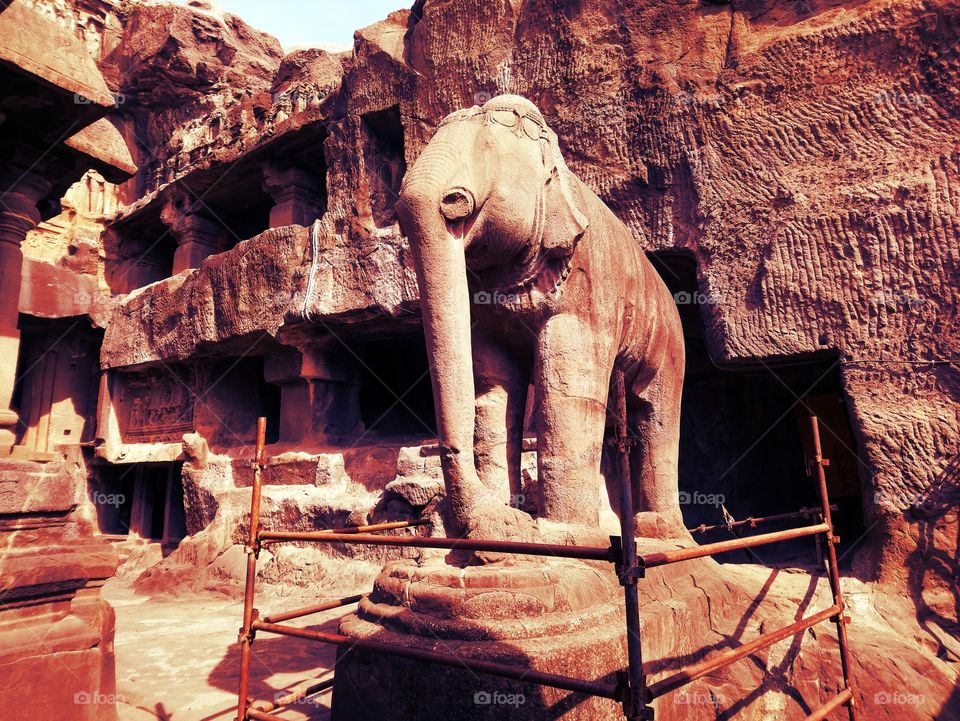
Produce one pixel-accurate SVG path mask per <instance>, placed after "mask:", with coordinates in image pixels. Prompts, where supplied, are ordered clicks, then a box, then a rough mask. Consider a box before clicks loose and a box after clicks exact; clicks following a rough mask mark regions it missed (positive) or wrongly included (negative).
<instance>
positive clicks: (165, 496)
mask: <svg viewBox="0 0 960 721" xmlns="http://www.w3.org/2000/svg"><path fill="white" fill-rule="evenodd" d="M182 467H183V464H182V463H128V464H118V465H109V466H102V467H100V468H98V469H97V471H96V473H95V478H94V481H93V483H92V484H91V488H90V500H91V501H92V502H93V505H94V508H95V509H96V512H97V523H98V525H99V528H100V532H101V533H102V534H104V535H105V536H108V537H111V539H112V540H116V541H128V540H141V541H147V542H159V543H160V544H161V547H162V548H163V552H164V555H166V554H167V553H168V552H170V551H172V550H173V549H174V548H176V547H177V544H179V543H180V541H181V540H182V539H183V538H184V537H185V536H186V535H187V531H186V521H185V517H184V509H183V482H182V479H181V470H182Z"/></svg>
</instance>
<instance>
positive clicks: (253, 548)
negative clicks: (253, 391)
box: [237, 416, 267, 721]
mask: <svg viewBox="0 0 960 721" xmlns="http://www.w3.org/2000/svg"><path fill="white" fill-rule="evenodd" d="M266 437H267V419H266V418H264V417H263V416H261V417H260V418H258V419H257V447H256V452H255V454H254V459H253V488H252V489H251V493H250V534H249V536H248V537H247V579H246V584H245V585H244V588H243V627H242V628H241V629H240V635H239V636H238V638H237V641H238V642H239V644H240V688H239V689H238V691H237V721H246V718H247V692H248V690H249V687H250V645H251V644H252V643H253V636H254V630H253V621H254V617H255V616H256V613H257V612H256V609H255V608H254V607H253V591H254V584H255V582H256V580H257V557H258V556H259V555H260V538H259V533H260V486H261V482H262V480H263V479H262V476H263V447H264V445H265V444H266Z"/></svg>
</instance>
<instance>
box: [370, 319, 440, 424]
mask: <svg viewBox="0 0 960 721" xmlns="http://www.w3.org/2000/svg"><path fill="white" fill-rule="evenodd" d="M359 355H360V357H361V358H362V359H363V363H362V364H361V370H360V394H359V395H360V420H361V421H362V423H363V427H364V429H365V431H364V432H365V434H367V435H370V436H375V437H380V438H383V437H397V438H415V439H418V440H423V439H424V438H429V439H432V438H434V437H435V436H436V419H435V417H434V405H433V388H432V386H431V384H430V366H429V363H428V361H427V350H426V344H425V342H424V339H423V335H422V334H421V333H418V334H412V335H405V336H402V337H394V338H388V339H377V340H367V341H365V342H363V343H362V345H361V347H360V349H359Z"/></svg>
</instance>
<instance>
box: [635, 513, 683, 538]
mask: <svg viewBox="0 0 960 721" xmlns="http://www.w3.org/2000/svg"><path fill="white" fill-rule="evenodd" d="M633 523H634V535H635V536H636V537H637V538H656V539H659V540H676V541H681V542H684V543H685V544H692V542H693V537H692V536H691V535H690V532H689V531H687V528H686V526H684V525H683V515H682V514H681V513H680V512H679V511H667V512H664V513H661V512H659V511H641V512H639V513H637V514H635V515H634V517H633Z"/></svg>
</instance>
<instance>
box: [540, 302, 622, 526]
mask: <svg viewBox="0 0 960 721" xmlns="http://www.w3.org/2000/svg"><path fill="white" fill-rule="evenodd" d="M613 355H614V351H613V350H612V348H611V343H609V342H607V341H606V339H605V338H603V337H602V336H601V335H600V334H597V333H596V332H595V329H594V328H593V327H592V326H591V325H590V324H589V323H588V322H586V321H584V320H582V319H580V318H577V317H576V316H573V315H559V316H554V317H553V318H550V319H549V320H548V321H547V323H546V324H545V325H544V327H543V328H542V330H541V333H540V337H539V340H538V343H537V358H536V368H535V375H534V382H535V383H536V388H537V399H538V404H537V416H536V419H537V450H538V476H539V483H540V503H541V506H540V512H541V517H542V518H544V519H546V520H548V521H556V522H561V523H575V524H581V525H587V526H591V527H595V526H597V524H598V522H599V514H600V484H601V483H602V480H601V477H600V453H601V450H602V448H603V429H604V420H605V417H606V403H607V392H608V387H609V382H610V371H611V368H612V366H613Z"/></svg>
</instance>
